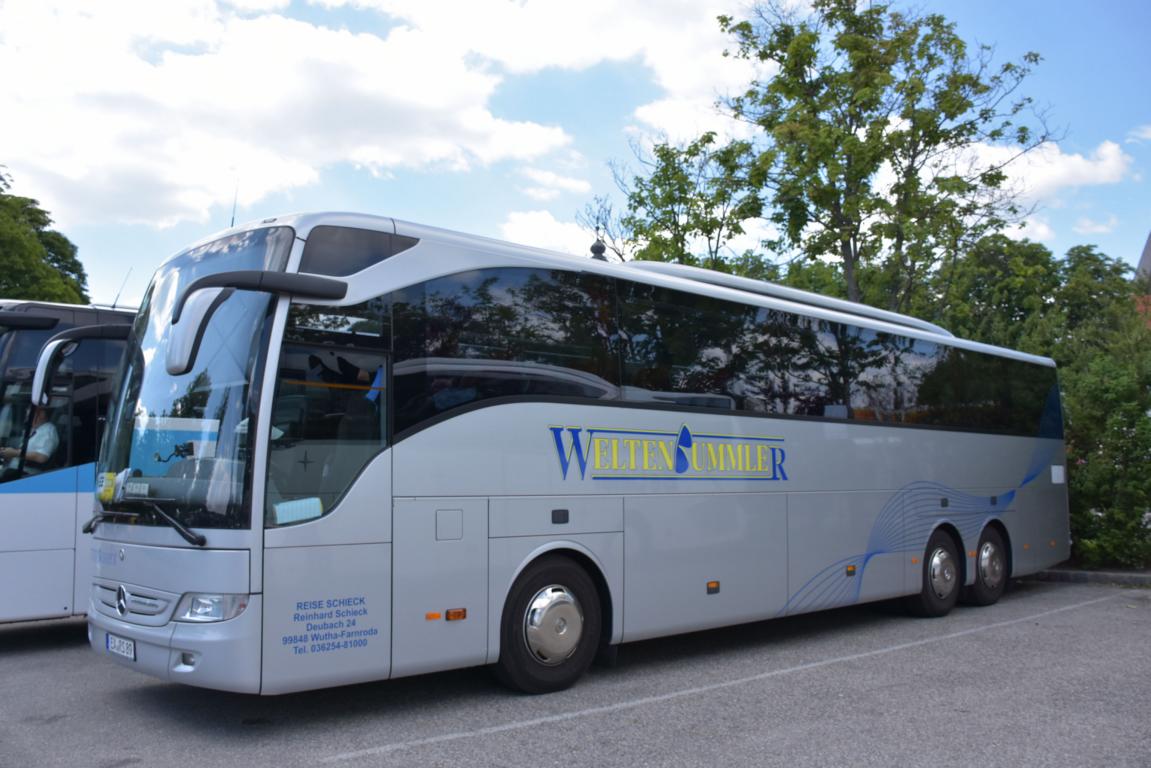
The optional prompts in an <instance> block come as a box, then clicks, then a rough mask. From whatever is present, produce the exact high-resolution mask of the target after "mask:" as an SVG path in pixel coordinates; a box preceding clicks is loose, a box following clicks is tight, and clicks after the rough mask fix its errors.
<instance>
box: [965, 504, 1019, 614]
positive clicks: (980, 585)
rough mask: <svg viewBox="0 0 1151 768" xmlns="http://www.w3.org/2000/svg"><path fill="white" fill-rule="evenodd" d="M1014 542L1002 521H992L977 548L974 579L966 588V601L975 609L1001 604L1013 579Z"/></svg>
mask: <svg viewBox="0 0 1151 768" xmlns="http://www.w3.org/2000/svg"><path fill="white" fill-rule="evenodd" d="M1011 569H1012V560H1011V540H1010V538H1008V535H1007V529H1006V528H1005V527H1004V525H1003V523H1002V522H1001V521H999V520H991V521H990V522H989V523H988V524H987V525H985V526H984V527H983V530H982V531H981V532H980V534H979V543H978V544H977V545H976V547H975V558H974V566H973V570H974V574H973V576H974V578H973V580H972V583H971V585H970V586H968V587H965V588H964V589H963V593H962V599H963V602H965V603H970V604H971V605H992V604H994V603H996V602H998V601H999V598H1000V597H1002V595H1003V592H1004V590H1005V589H1006V588H1007V580H1008V578H1009V577H1010V576H1011Z"/></svg>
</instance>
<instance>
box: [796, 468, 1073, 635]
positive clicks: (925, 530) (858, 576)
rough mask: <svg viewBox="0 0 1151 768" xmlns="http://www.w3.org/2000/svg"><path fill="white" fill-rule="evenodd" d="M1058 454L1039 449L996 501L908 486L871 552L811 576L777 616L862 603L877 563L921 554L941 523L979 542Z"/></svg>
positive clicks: (879, 526)
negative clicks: (870, 565)
mask: <svg viewBox="0 0 1151 768" xmlns="http://www.w3.org/2000/svg"><path fill="white" fill-rule="evenodd" d="M1056 450H1057V448H1056V447H1055V446H1053V445H1042V446H1039V447H1037V449H1036V450H1035V452H1034V453H1033V454H1032V457H1031V462H1030V464H1029V465H1028V469H1027V472H1026V473H1025V474H1024V477H1023V479H1022V481H1021V482H1020V483H1019V485H1018V486H1016V487H1015V488H1014V489H1012V490H1009V491H1007V492H1005V493H1001V494H996V495H994V496H974V495H972V494H969V493H963V492H962V491H957V490H955V489H954V488H951V487H950V486H947V485H944V484H943V483H936V482H929V481H917V482H914V483H911V484H909V485H906V486H904V487H903V488H901V489H900V490H899V491H898V492H896V493H895V495H893V496H892V497H891V499H890V500H889V501H888V502H887V504H886V505H884V507H883V509H882V511H880V513H879V517H878V518H877V519H876V521H875V525H874V526H873V527H872V529H871V535H870V536H869V538H868V542H867V551H866V552H863V553H861V554H858V555H852V556H851V557H846V558H843V559H842V560H838V561H836V562H834V563H831V564H830V565H828V566H827V567H826V568H824V569H823V570H821V571H820V572H819V573H817V574H815V575H814V576H812V577H811V578H810V579H809V580H808V581H807V583H805V584H804V585H803V586H802V587H800V588H799V589H798V590H796V591H795V592H793V593H792V595H791V597H789V598H788V600H787V603H786V604H785V605H784V606H783V608H781V609H780V611H779V613H778V614H777V615H778V616H783V615H786V614H789V613H806V612H808V611H817V610H820V609H823V608H833V607H836V606H840V605H850V604H852V603H856V602H859V593H860V591H861V590H862V588H863V576H864V573H865V572H866V570H867V565H868V563H869V562H870V561H871V559H872V558H874V557H875V556H876V555H884V554H914V553H918V552H922V551H923V548H924V547H925V546H926V543H927V538H928V537H929V536H930V535H931V532H932V531H934V530H935V529H936V527H938V525H940V524H942V523H950V524H951V525H953V526H955V528H956V529H957V530H958V531H959V535H960V536H961V537H962V539H963V540H964V541H971V540H972V539H975V538H976V537H978V536H979V534H980V533H981V532H982V531H983V528H984V526H986V525H987V523H989V522H991V521H992V520H994V519H997V518H998V517H999V515H1000V514H1002V513H1003V511H1004V510H1005V509H1006V507H1007V506H1008V505H1010V504H1011V502H1012V501H1014V500H1015V496H1016V494H1018V492H1019V491H1020V490H1022V489H1023V488H1024V487H1026V486H1027V485H1030V484H1031V483H1032V482H1034V481H1035V480H1036V478H1038V477H1039V475H1040V473H1041V472H1042V469H1043V468H1044V467H1045V466H1050V465H1051V463H1052V461H1053V460H1054V458H1055V454H1056ZM943 498H946V499H947V502H948V506H947V507H946V512H945V513H943V514H941V512H942V511H943V509H944V508H943V507H942V506H941V504H940V500H941V499H943ZM848 566H855V575H854V577H852V578H846V577H845V575H844V574H845V572H846V569H847V568H848Z"/></svg>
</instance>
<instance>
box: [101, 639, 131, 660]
mask: <svg viewBox="0 0 1151 768" xmlns="http://www.w3.org/2000/svg"><path fill="white" fill-rule="evenodd" d="M104 637H105V641H104V644H105V645H106V646H107V648H108V653H114V654H116V655H117V656H123V657H124V658H125V659H131V660H132V661H135V660H136V641H135V640H129V639H127V638H126V637H116V636H115V635H105V636H104Z"/></svg>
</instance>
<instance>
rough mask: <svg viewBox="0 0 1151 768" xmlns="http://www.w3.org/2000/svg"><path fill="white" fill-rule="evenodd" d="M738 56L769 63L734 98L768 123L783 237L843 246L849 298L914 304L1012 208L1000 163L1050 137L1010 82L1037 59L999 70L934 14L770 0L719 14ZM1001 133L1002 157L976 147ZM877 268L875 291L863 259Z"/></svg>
mask: <svg viewBox="0 0 1151 768" xmlns="http://www.w3.org/2000/svg"><path fill="white" fill-rule="evenodd" d="M721 24H722V26H723V27H724V29H725V30H726V31H727V32H729V33H730V34H731V35H732V36H733V37H734V39H735V41H736V43H737V46H738V47H737V54H736V55H738V56H741V57H744V58H748V59H752V60H754V61H757V62H760V63H761V64H765V65H774V66H769V69H774V70H775V73H774V74H773V75H772V76H771V77H770V78H769V79H766V80H763V81H759V80H757V81H755V82H753V83H752V84H751V86H750V87H749V88H748V90H747V91H746V92H745V93H744V94H743V95H741V96H739V97H737V98H735V99H734V100H733V101H732V102H731V105H730V106H731V108H732V111H733V114H734V115H735V116H736V117H738V118H741V119H743V120H746V121H749V122H751V123H752V124H754V125H755V126H756V127H757V128H758V129H759V131H760V136H761V141H760V142H759V147H760V151H759V153H758V155H757V156H756V158H755V166H756V173H754V174H749V177H751V178H758V179H761V180H762V184H763V186H764V189H765V190H766V192H767V202H768V203H769V210H770V218H771V220H772V221H773V222H774V223H775V224H776V225H777V226H778V227H779V229H780V231H781V233H782V240H783V244H784V245H786V246H789V247H791V248H794V249H797V250H798V251H800V252H801V253H803V254H804V255H806V256H807V257H809V258H813V259H814V258H820V257H829V256H834V257H837V258H838V259H839V260H840V262H841V264H842V268H843V274H844V280H845V281H846V284H847V296H848V298H850V299H852V300H853V301H861V300H864V299H865V298H866V299H869V300H870V301H871V302H872V303H877V304H885V305H887V306H888V307H889V308H890V309H895V310H899V311H907V310H908V309H910V308H911V305H912V302H913V301H914V300H915V294H916V291H917V289H918V288H920V287H921V286H922V285H923V283H924V278H925V277H927V276H928V275H929V274H931V273H932V272H933V271H934V269H935V268H936V267H937V266H938V265H939V264H940V263H941V262H945V261H946V260H947V259H949V258H950V259H954V258H955V257H956V256H957V255H958V254H959V253H961V252H962V251H963V250H964V249H965V247H966V246H968V245H969V244H970V243H972V242H974V241H975V240H977V239H979V237H981V236H982V235H984V234H986V233H988V232H992V231H995V230H997V229H1000V228H1002V227H1003V226H1004V225H1005V224H1006V222H1007V220H1008V219H1009V218H1011V217H1012V216H1014V215H1015V214H1017V213H1018V210H1017V208H1016V206H1015V205H1014V202H1013V197H1012V195H1011V194H1010V190H1008V189H1007V188H1006V186H1005V182H1006V174H1005V173H1004V167H1005V165H1006V164H1007V163H1008V162H1009V161H1010V160H1012V159H1014V158H1015V157H1018V155H1019V154H1022V153H1024V152H1026V151H1028V150H1029V149H1031V148H1034V147H1035V146H1038V145H1039V144H1040V143H1042V142H1043V141H1045V140H1047V139H1048V138H1049V135H1048V133H1047V132H1046V130H1039V131H1033V130H1032V129H1031V128H1029V127H1028V126H1027V125H1025V124H1022V123H1020V122H1019V120H1020V118H1021V116H1022V115H1023V113H1024V112H1025V110H1027V108H1028V107H1029V106H1030V103H1031V102H1030V100H1029V99H1026V98H1014V92H1015V91H1016V89H1017V88H1018V86H1019V85H1020V83H1021V82H1022V81H1023V80H1024V79H1025V78H1026V76H1027V74H1028V73H1029V71H1030V69H1031V67H1032V66H1034V65H1035V64H1036V63H1037V62H1038V61H1039V57H1038V55H1037V54H1034V53H1030V54H1027V55H1026V56H1025V57H1024V58H1023V60H1022V61H1021V62H1011V63H1007V64H1004V65H1002V66H1000V67H999V68H998V69H992V68H991V66H990V50H989V49H988V48H980V49H979V51H978V52H977V55H976V56H975V58H974V60H973V59H972V58H970V57H969V55H968V51H967V46H966V44H965V43H964V41H963V40H962V39H961V38H960V37H959V36H958V35H957V34H956V33H955V28H954V25H953V24H951V23H950V22H948V21H947V20H946V19H944V18H943V17H942V16H940V15H938V14H931V15H927V16H923V17H917V16H913V15H908V14H904V13H900V12H897V11H894V10H892V9H891V7H890V6H887V5H883V4H868V5H866V6H864V5H863V4H861V3H857V2H856V0H816V2H815V3H814V12H813V14H811V15H810V16H808V17H806V18H797V17H795V16H794V15H791V14H790V13H788V12H785V11H782V10H780V9H779V8H777V7H775V6H771V5H767V6H759V7H758V8H756V10H755V12H754V14H753V17H752V18H751V19H749V20H742V21H737V20H735V19H732V18H730V17H723V18H722V19H721ZM1000 144H1007V145H1010V146H1011V147H1013V150H1012V152H1011V153H1010V154H1008V155H1007V156H1006V157H1005V158H1004V159H1003V160H999V161H987V160H984V159H981V158H982V155H981V152H980V150H981V149H982V148H984V147H988V146H995V145H1000ZM867 268H874V269H878V270H881V271H882V272H883V273H884V275H885V279H884V280H883V281H882V282H881V283H877V284H876V287H878V288H881V290H880V291H879V293H878V294H877V295H874V296H865V295H864V293H863V291H862V290H861V279H860V272H861V271H862V270H864V269H867Z"/></svg>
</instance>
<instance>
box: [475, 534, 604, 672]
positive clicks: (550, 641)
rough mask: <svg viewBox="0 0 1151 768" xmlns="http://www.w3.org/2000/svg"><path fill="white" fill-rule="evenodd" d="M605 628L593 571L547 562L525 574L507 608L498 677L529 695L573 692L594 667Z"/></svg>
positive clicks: (559, 559) (560, 560) (555, 558)
mask: <svg viewBox="0 0 1151 768" xmlns="http://www.w3.org/2000/svg"><path fill="white" fill-rule="evenodd" d="M602 625H603V620H602V617H601V615H600V603H599V594H598V593H597V592H596V588H595V584H594V583H593V582H592V580H591V577H590V576H588V574H587V572H586V571H585V570H584V569H583V568H581V567H580V566H579V565H577V564H576V563H575V562H574V561H572V560H571V559H569V558H567V557H563V556H561V555H550V556H545V557H542V558H540V559H539V560H536V561H535V562H534V563H532V564H531V565H529V566H528V567H527V568H525V569H524V571H523V573H521V574H520V575H519V578H517V579H516V581H515V584H513V585H512V588H511V591H510V592H509V594H508V599H507V602H506V603H505V604H504V613H503V618H502V620H501V623H500V658H499V661H498V662H497V663H496V668H495V671H496V677H497V678H499V680H500V682H502V683H503V684H504V685H506V686H507V687H509V688H512V689H514V690H517V691H523V692H524V693H551V692H553V691H561V690H563V689H565V688H569V687H570V686H571V685H572V684H573V683H575V681H576V680H579V679H580V677H582V676H583V674H584V672H586V671H587V669H588V667H589V666H590V665H591V662H592V659H593V658H594V657H595V654H596V650H597V649H598V648H599V642H600V633H601V629H602Z"/></svg>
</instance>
